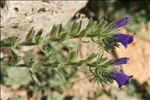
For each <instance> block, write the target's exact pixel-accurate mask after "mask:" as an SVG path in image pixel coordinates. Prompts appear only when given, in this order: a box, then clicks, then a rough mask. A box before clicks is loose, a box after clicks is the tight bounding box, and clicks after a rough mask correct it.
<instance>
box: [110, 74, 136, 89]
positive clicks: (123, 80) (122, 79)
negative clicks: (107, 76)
mask: <svg viewBox="0 0 150 100" xmlns="http://www.w3.org/2000/svg"><path fill="white" fill-rule="evenodd" d="M112 77H113V78H114V80H116V82H117V84H118V87H119V88H120V89H121V87H122V86H123V85H127V84H128V83H129V78H131V77H133V76H128V75H126V74H123V73H119V72H115V73H113V74H112Z"/></svg>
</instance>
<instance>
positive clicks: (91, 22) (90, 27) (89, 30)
mask: <svg viewBox="0 0 150 100" xmlns="http://www.w3.org/2000/svg"><path fill="white" fill-rule="evenodd" d="M96 25H97V22H96V21H94V20H93V19H92V18H90V20H89V23H88V25H87V26H86V29H87V30H86V32H87V34H91V33H92V32H93V31H94V30H95V27H96Z"/></svg>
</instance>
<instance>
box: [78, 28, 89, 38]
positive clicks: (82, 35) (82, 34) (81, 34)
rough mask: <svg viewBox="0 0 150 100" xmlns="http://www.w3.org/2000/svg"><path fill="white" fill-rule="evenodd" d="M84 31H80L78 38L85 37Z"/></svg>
mask: <svg viewBox="0 0 150 100" xmlns="http://www.w3.org/2000/svg"><path fill="white" fill-rule="evenodd" d="M86 33H87V32H86V29H84V30H82V31H81V32H80V34H79V36H80V37H84V36H86Z"/></svg>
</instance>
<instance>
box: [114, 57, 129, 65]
mask: <svg viewBox="0 0 150 100" xmlns="http://www.w3.org/2000/svg"><path fill="white" fill-rule="evenodd" d="M128 60H129V58H127V57H122V58H118V59H115V60H112V63H113V64H114V65H121V64H127V62H128Z"/></svg>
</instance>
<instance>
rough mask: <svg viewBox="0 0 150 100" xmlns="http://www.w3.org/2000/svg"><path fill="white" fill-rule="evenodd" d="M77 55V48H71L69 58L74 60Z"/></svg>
mask: <svg viewBox="0 0 150 100" xmlns="http://www.w3.org/2000/svg"><path fill="white" fill-rule="evenodd" d="M77 56H78V50H73V49H71V53H70V55H69V60H70V61H74V60H75V59H76V57H77Z"/></svg>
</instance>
